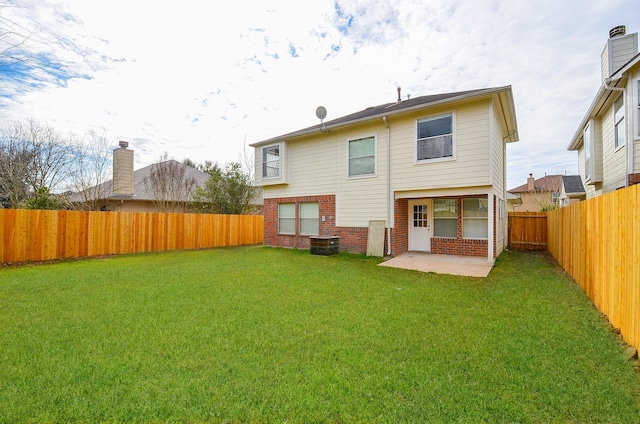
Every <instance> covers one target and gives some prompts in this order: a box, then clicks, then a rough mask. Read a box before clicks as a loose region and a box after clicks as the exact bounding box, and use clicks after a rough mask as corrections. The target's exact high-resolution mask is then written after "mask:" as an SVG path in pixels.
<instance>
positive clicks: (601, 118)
mask: <svg viewBox="0 0 640 424" xmlns="http://www.w3.org/2000/svg"><path fill="white" fill-rule="evenodd" d="M601 69H602V84H601V85H600V88H599V89H598V92H597V93H596V96H595V98H594V99H593V102H592V103H591V105H590V106H589V109H588V110H587V113H586V114H585V116H584V118H583V119H582V122H580V125H579V126H578V129H577V131H576V133H575V135H574V136H573V138H572V139H571V142H570V143H569V146H568V150H574V151H577V152H578V170H579V173H580V176H581V177H582V181H583V182H584V183H585V192H586V197H587V198H591V197H594V196H599V195H601V194H604V193H607V192H610V191H613V190H617V189H619V188H622V187H627V186H629V185H632V184H637V183H638V182H640V55H639V54H638V34H637V33H634V34H626V29H625V27H624V26H618V27H615V28H613V29H612V30H611V31H609V39H608V40H607V42H606V44H605V47H604V50H603V52H602V56H601Z"/></svg>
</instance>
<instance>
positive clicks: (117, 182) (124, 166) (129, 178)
mask: <svg viewBox="0 0 640 424" xmlns="http://www.w3.org/2000/svg"><path fill="white" fill-rule="evenodd" d="M119 145H120V148H118V149H115V150H114V151H113V195H114V196H133V150H129V149H127V147H129V143H128V142H126V141H121V142H120V143H119Z"/></svg>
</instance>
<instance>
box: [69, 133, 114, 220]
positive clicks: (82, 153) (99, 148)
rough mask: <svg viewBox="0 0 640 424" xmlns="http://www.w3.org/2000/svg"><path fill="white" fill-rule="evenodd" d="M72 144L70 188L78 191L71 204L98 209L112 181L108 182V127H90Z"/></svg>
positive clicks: (109, 156)
mask: <svg viewBox="0 0 640 424" xmlns="http://www.w3.org/2000/svg"><path fill="white" fill-rule="evenodd" d="M74 148H75V159H74V161H73V166H72V172H71V178H70V189H71V190H72V191H74V192H75V193H77V194H76V195H75V199H74V200H75V201H74V207H75V208H77V209H87V210H93V211H96V210H100V208H101V207H102V205H103V204H104V202H105V199H108V198H109V196H110V194H111V191H112V189H111V185H109V184H107V182H108V181H109V180H110V179H111V145H110V143H109V139H108V137H107V131H106V130H105V129H103V130H102V131H101V132H100V133H96V132H95V131H89V132H88V133H86V134H85V135H84V137H82V138H81V139H77V140H75V143H74ZM78 198H79V199H78ZM78 200H79V201H78Z"/></svg>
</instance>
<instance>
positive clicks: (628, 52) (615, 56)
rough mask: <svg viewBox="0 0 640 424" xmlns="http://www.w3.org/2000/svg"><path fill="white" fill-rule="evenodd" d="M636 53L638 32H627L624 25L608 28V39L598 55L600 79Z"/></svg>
mask: <svg viewBox="0 0 640 424" xmlns="http://www.w3.org/2000/svg"><path fill="white" fill-rule="evenodd" d="M636 54H638V33H637V32H636V33H634V34H627V28H626V27H625V26H624V25H618V26H617V27H614V28H611V29H610V30H609V39H608V40H607V43H606V44H605V46H604V50H603V51H602V55H601V56H600V61H601V66H602V80H605V79H607V78H609V77H610V76H611V75H613V74H615V73H616V72H617V71H618V70H619V69H620V68H621V67H622V66H624V65H625V64H626V63H627V62H628V61H629V60H631V58H632V57H633V56H635V55H636Z"/></svg>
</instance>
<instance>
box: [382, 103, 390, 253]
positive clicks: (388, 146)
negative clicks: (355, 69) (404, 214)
mask: <svg viewBox="0 0 640 424" xmlns="http://www.w3.org/2000/svg"><path fill="white" fill-rule="evenodd" d="M382 122H384V125H385V126H386V127H387V256H391V210H392V209H391V127H390V126H389V124H388V123H387V115H384V116H383V117H382Z"/></svg>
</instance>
